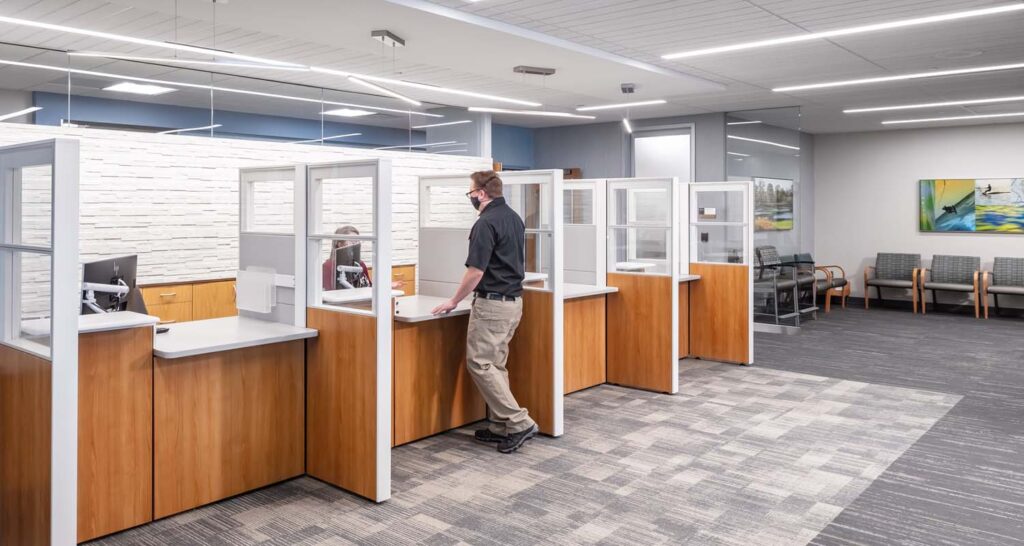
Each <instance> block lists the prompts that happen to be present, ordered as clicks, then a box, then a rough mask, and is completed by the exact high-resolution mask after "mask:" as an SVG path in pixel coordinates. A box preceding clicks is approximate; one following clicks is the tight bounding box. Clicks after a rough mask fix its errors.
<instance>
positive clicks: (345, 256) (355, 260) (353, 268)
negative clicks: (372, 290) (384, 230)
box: [323, 226, 402, 290]
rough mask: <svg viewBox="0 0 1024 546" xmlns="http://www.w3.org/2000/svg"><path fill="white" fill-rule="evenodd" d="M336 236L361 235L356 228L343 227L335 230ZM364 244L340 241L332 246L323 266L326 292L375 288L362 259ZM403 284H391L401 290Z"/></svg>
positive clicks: (398, 282) (399, 282) (396, 282)
mask: <svg viewBox="0 0 1024 546" xmlns="http://www.w3.org/2000/svg"><path fill="white" fill-rule="evenodd" d="M334 234H335V235H359V230H358V229H356V228H355V226H342V227H340V228H338V229H336V230H334ZM361 247H362V243H361V242H360V241H358V240H355V241H350V240H344V239H343V240H339V241H334V244H333V245H331V255H330V257H328V258H327V261H325V262H324V265H323V288H324V290H344V289H347V288H365V287H369V286H373V281H371V280H370V270H369V268H367V267H366V264H365V263H364V262H363V261H362V260H361V259H360V249H361ZM401 287H402V282H401V281H395V282H392V283H391V288H395V289H398V288H401Z"/></svg>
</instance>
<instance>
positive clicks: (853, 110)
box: [843, 95, 1024, 114]
mask: <svg viewBox="0 0 1024 546" xmlns="http://www.w3.org/2000/svg"><path fill="white" fill-rule="evenodd" d="M1021 101H1024V95H1018V96H1015V97H994V98H991V99H968V100H951V101H946V102H923V103H921V104H902V105H898V106H876V107H874V108H850V109H848V110H843V113H844V114H863V113H865V112H888V111H891V110H913V109H915V108H941V107H943V106H965V105H969V104H994V103H998V102H1021Z"/></svg>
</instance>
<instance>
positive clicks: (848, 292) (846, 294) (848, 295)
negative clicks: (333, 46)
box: [843, 284, 850, 309]
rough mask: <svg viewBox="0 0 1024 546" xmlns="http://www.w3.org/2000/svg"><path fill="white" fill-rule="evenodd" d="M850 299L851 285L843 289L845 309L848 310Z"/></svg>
mask: <svg viewBox="0 0 1024 546" xmlns="http://www.w3.org/2000/svg"><path fill="white" fill-rule="evenodd" d="M849 297H850V285H849V284H847V285H846V286H844V287H843V309H846V298H849Z"/></svg>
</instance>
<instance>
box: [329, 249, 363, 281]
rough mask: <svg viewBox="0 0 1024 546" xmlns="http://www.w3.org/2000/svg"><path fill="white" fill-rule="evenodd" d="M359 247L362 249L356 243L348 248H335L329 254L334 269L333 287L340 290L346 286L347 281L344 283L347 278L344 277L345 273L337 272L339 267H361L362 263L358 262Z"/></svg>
mask: <svg viewBox="0 0 1024 546" xmlns="http://www.w3.org/2000/svg"><path fill="white" fill-rule="evenodd" d="M361 247H362V245H360V244H358V243H357V244H354V245H350V246H345V247H341V248H336V249H334V251H333V252H332V253H331V262H332V263H331V265H332V266H333V267H334V287H335V288H339V289H340V288H343V287H344V286H345V285H346V284H347V281H346V279H347V277H346V275H345V272H344V271H339V270H338V267H339V266H342V267H344V266H349V267H361V266H362V262H361V261H360V254H361V250H360V249H361Z"/></svg>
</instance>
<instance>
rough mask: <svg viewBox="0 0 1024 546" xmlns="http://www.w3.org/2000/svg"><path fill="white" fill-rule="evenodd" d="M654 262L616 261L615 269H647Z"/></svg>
mask: <svg viewBox="0 0 1024 546" xmlns="http://www.w3.org/2000/svg"><path fill="white" fill-rule="evenodd" d="M655 265H656V264H652V263H646V262H616V263H615V270H616V271H647V270H648V269H650V268H652V267H654V266H655Z"/></svg>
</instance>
